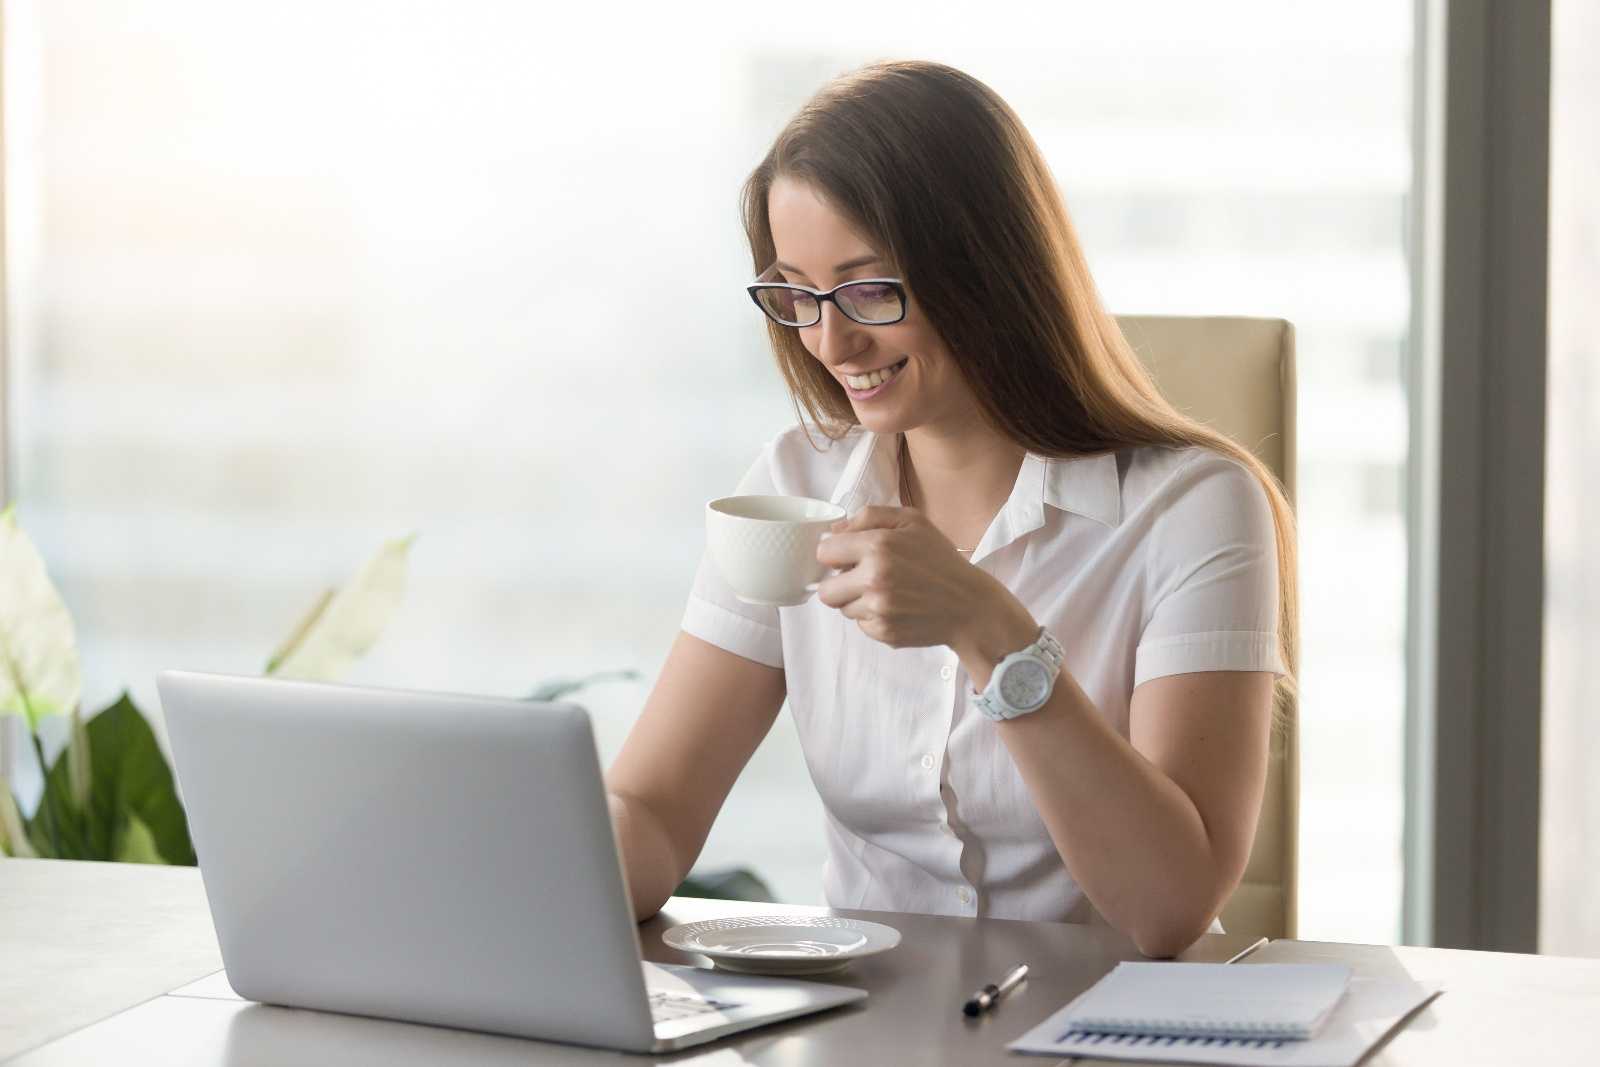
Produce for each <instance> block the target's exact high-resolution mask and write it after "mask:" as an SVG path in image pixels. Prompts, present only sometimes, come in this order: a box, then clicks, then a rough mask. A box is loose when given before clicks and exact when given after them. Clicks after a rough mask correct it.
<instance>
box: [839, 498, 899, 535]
mask: <svg viewBox="0 0 1600 1067" xmlns="http://www.w3.org/2000/svg"><path fill="white" fill-rule="evenodd" d="M915 514H916V513H915V512H913V511H912V510H911V509H910V508H894V507H889V506H888V505H886V504H868V505H867V506H866V507H864V508H862V509H861V510H860V511H858V512H856V513H855V514H854V515H851V516H849V517H848V518H844V519H840V520H839V521H838V522H836V523H834V524H833V526H832V529H833V530H834V531H835V532H838V533H844V532H846V531H855V530H878V529H893V528H894V527H896V526H904V525H906V524H907V523H909V522H913V521H915Z"/></svg>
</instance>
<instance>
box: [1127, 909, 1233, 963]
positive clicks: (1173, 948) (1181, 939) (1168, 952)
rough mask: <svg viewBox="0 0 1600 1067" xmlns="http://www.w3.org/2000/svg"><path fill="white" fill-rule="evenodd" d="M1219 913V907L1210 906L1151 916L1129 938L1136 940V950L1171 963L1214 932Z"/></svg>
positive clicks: (1130, 933)
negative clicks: (1213, 925)
mask: <svg viewBox="0 0 1600 1067" xmlns="http://www.w3.org/2000/svg"><path fill="white" fill-rule="evenodd" d="M1219 910H1220V909H1219V908H1218V907H1207V908H1206V910H1205V911H1203V912H1201V911H1197V910H1195V909H1192V908H1189V909H1184V910H1182V911H1178V912H1171V913H1168V914H1166V915H1161V916H1152V917H1151V918H1150V919H1149V920H1148V921H1147V922H1144V923H1142V924H1140V925H1138V926H1136V927H1134V928H1133V929H1130V930H1129V931H1128V936H1129V937H1131V938H1132V939H1133V945H1134V947H1135V948H1137V949H1138V950H1139V951H1140V952H1141V953H1142V954H1144V955H1145V956H1148V957H1150V958H1151V959H1156V960H1170V959H1172V958H1173V957H1175V956H1178V955H1181V954H1182V953H1183V952H1184V951H1185V950H1187V949H1188V948H1189V946H1190V945H1193V944H1194V943H1195V942H1196V941H1198V940H1200V938H1201V937H1203V936H1204V935H1205V933H1206V931H1207V930H1209V929H1211V922H1212V920H1213V919H1215V918H1216V916H1217V912H1218V911H1219Z"/></svg>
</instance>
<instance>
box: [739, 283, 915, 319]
mask: <svg viewBox="0 0 1600 1067" xmlns="http://www.w3.org/2000/svg"><path fill="white" fill-rule="evenodd" d="M852 285H887V286H890V287H891V288H892V289H894V293H895V295H896V296H898V297H899V298H900V314H899V316H898V317H896V318H892V319H876V320H872V319H858V318H856V317H855V316H854V315H852V314H850V311H849V309H848V308H846V307H845V306H844V305H843V304H841V303H840V302H839V301H838V300H837V299H835V297H834V294H835V293H837V292H838V291H839V290H841V289H848V288H850V287H851V286H852ZM744 288H745V292H747V293H749V294H750V299H751V300H752V301H754V303H755V305H756V307H758V308H760V309H761V313H762V314H763V315H765V316H766V317H767V318H769V319H771V320H772V321H773V322H775V323H777V324H778V325H779V326H793V327H796V328H797V329H802V330H803V329H805V328H806V327H807V326H815V325H816V324H817V323H819V322H821V321H822V305H823V304H824V303H826V302H827V301H830V300H832V301H833V306H834V307H836V308H838V309H839V313H840V314H841V315H843V316H844V317H845V318H847V319H849V320H850V321H851V322H856V323H860V324H861V325H862V326H893V325H894V324H895V323H897V322H902V321H904V320H905V317H906V286H905V283H904V282H902V281H901V280H900V279H899V278H856V279H855V280H853V281H848V282H843V283H841V284H839V285H836V286H834V287H833V288H832V289H829V290H827V291H826V292H824V291H823V290H821V289H813V288H811V287H810V286H809V285H791V284H789V283H788V282H751V283H750V284H749V285H747V286H745V287H744ZM763 289H790V290H794V291H797V292H801V293H805V294H806V295H807V296H809V297H811V298H812V299H813V300H815V301H816V302H817V317H816V318H815V319H812V320H811V321H810V322H784V321H783V320H782V319H780V318H778V316H776V315H774V314H773V313H772V312H771V311H769V310H768V309H767V305H765V304H763V303H762V302H761V290H763Z"/></svg>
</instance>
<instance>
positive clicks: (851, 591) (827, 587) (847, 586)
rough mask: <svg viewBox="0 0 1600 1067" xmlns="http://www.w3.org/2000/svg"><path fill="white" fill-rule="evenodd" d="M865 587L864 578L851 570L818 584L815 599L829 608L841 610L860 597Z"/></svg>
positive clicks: (831, 576) (854, 570)
mask: <svg viewBox="0 0 1600 1067" xmlns="http://www.w3.org/2000/svg"><path fill="white" fill-rule="evenodd" d="M865 587H866V579H865V577H864V576H863V575H861V574H858V573H857V571H856V569H854V568H852V569H851V570H847V571H843V572H841V573H839V574H834V575H830V576H829V577H827V578H824V579H823V580H822V581H820V582H818V583H817V599H818V600H820V601H822V602H823V603H824V604H826V605H827V606H828V607H830V608H842V607H844V606H845V605H847V604H849V603H851V602H852V601H854V600H855V599H856V598H858V597H859V596H861V594H862V592H863V591H864V589H865Z"/></svg>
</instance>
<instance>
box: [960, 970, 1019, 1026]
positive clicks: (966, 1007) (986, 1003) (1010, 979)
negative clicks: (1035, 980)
mask: <svg viewBox="0 0 1600 1067" xmlns="http://www.w3.org/2000/svg"><path fill="white" fill-rule="evenodd" d="M1026 977H1028V965H1027V964H1026V963H1019V964H1017V965H1016V966H1015V967H1013V968H1011V970H1010V972H1009V973H1008V974H1007V975H1006V976H1005V977H1004V978H1002V979H1000V984H999V985H986V986H984V987H983V988H982V989H980V990H978V991H977V992H976V993H974V994H972V999H970V1000H968V1001H967V1002H966V1003H965V1004H963V1005H962V1006H961V1010H962V1011H964V1012H966V1013H967V1014H968V1015H977V1014H979V1013H981V1012H985V1011H988V1010H989V1009H990V1008H992V1007H994V1005H995V1001H997V1000H999V999H1000V998H1001V997H1003V996H1005V995H1006V994H1007V993H1009V992H1011V990H1012V989H1013V988H1014V987H1015V986H1016V984H1017V983H1018V982H1020V981H1022V980H1023V979H1024V978H1026Z"/></svg>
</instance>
